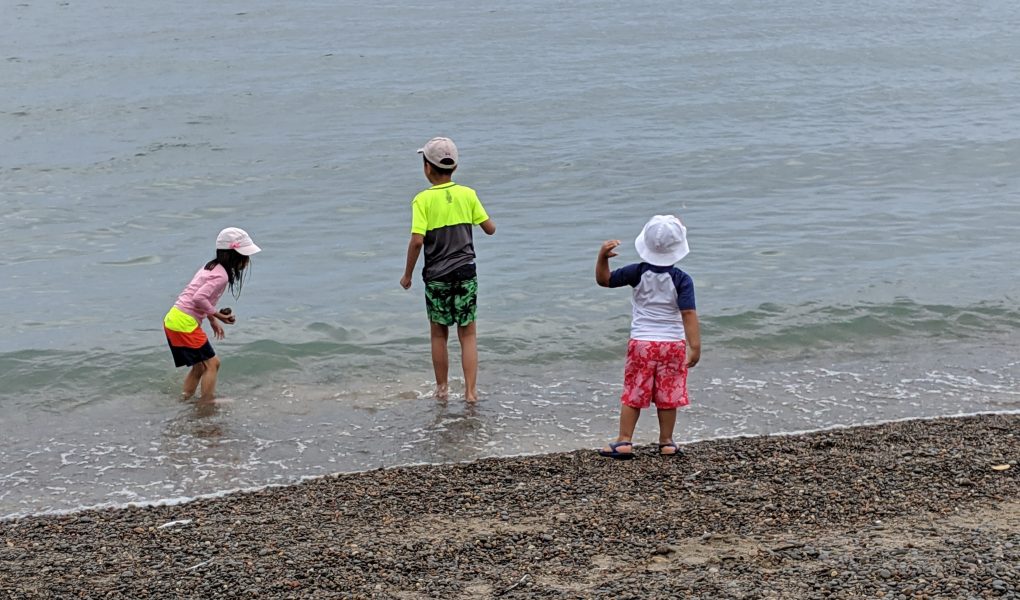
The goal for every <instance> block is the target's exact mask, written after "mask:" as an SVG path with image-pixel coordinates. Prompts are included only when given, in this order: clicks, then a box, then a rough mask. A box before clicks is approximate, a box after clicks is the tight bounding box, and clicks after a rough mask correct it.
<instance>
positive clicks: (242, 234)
mask: <svg viewBox="0 0 1020 600" xmlns="http://www.w3.org/2000/svg"><path fill="white" fill-rule="evenodd" d="M216 249H217V250H237V252H238V253H239V254H243V255H245V256H251V255H252V254H255V253H256V252H260V251H261V250H262V248H259V247H258V246H256V245H255V242H253V241H251V236H250V235H248V232H247V231H245V230H243V229H239V228H237V227H227V228H226V229H224V230H223V231H221V232H220V234H219V235H218V236H216Z"/></svg>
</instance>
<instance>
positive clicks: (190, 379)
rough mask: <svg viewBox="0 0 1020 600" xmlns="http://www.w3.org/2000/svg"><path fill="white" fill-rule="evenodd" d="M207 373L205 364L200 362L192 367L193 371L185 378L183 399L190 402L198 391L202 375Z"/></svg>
mask: <svg viewBox="0 0 1020 600" xmlns="http://www.w3.org/2000/svg"><path fill="white" fill-rule="evenodd" d="M203 373H205V363H204V362H200V363H196V364H194V365H192V366H191V370H189V371H188V374H187V375H186V376H185V377H184V393H183V394H182V396H181V398H182V399H183V400H188V399H189V398H191V397H192V396H194V395H195V390H197V389H198V382H199V381H201V379H202V374H203Z"/></svg>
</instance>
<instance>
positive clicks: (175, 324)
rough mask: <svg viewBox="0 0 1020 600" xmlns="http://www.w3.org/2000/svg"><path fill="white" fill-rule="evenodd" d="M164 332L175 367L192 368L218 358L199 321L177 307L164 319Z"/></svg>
mask: <svg viewBox="0 0 1020 600" xmlns="http://www.w3.org/2000/svg"><path fill="white" fill-rule="evenodd" d="M163 332H164V333H166V342H167V344H169V345H170V353H171V354H173V356H174V365H175V366H178V367H190V366H192V365H195V364H198V363H200V362H203V361H206V360H209V359H210V358H212V357H214V356H216V351H215V350H213V347H212V344H210V343H209V338H208V336H206V335H205V331H203V330H202V327H201V326H200V325H199V323H198V320H196V319H195V317H192V316H191V315H189V314H188V313H186V312H184V311H182V310H180V309H179V308H177V307H176V306H175V307H173V308H171V309H170V312H168V313H166V316H165V317H163Z"/></svg>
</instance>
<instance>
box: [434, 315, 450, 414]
mask: <svg viewBox="0 0 1020 600" xmlns="http://www.w3.org/2000/svg"><path fill="white" fill-rule="evenodd" d="M429 325H430V327H431V336H432V370H433V371H434V372H435V374H436V398H438V399H439V400H446V397H447V395H448V394H449V389H450V384H449V380H448V378H449V374H450V355H449V354H448V352H447V350H446V343H447V340H449V338H450V328H449V327H447V326H446V325H440V324H439V323H433V322H430V323H429Z"/></svg>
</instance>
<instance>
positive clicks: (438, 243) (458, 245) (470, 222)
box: [411, 181, 489, 281]
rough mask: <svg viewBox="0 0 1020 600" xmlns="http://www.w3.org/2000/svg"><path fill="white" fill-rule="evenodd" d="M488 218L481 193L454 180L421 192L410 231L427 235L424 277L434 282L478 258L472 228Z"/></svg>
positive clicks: (412, 206)
mask: <svg viewBox="0 0 1020 600" xmlns="http://www.w3.org/2000/svg"><path fill="white" fill-rule="evenodd" d="M487 220H489V215H487V214H485V209H484V208H483V207H482V203H481V201H479V200H478V194H476V193H475V191H474V190H473V189H471V188H469V187H466V186H463V185H458V184H456V183H454V182H452V181H451V182H449V183H441V184H439V185H434V186H432V187H430V188H429V189H427V190H424V191H422V192H421V193H419V194H418V195H417V196H415V197H414V200H412V201H411V233H417V234H420V235H423V236H425V267H424V269H422V277H423V278H424V279H425V281H433V280H436V279H438V278H440V277H442V276H444V275H447V274H449V273H452V272H453V271H455V270H456V269H458V268H460V267H463V266H464V265H467V264H471V263H473V262H474V261H475V245H474V237H473V235H472V228H473V227H474V226H475V225H478V224H479V223H484V222H485V221H487Z"/></svg>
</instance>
